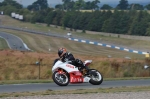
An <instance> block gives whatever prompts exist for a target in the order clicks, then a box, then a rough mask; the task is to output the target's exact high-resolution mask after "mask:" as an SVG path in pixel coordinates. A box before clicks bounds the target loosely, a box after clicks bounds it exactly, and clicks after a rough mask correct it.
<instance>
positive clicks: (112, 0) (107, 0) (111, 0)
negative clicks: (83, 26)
mask: <svg viewBox="0 0 150 99" xmlns="http://www.w3.org/2000/svg"><path fill="white" fill-rule="evenodd" d="M0 1H3V0H0ZM16 1H18V2H20V1H22V4H23V5H24V6H27V5H31V4H32V3H33V2H35V1H37V0H16ZM47 1H48V4H49V5H55V4H60V3H62V0H47ZM74 1H76V0H74ZM84 1H86V2H87V1H93V0H84ZM119 1H120V0H100V2H101V4H105V3H107V4H108V3H113V4H118V3H119ZM128 2H129V3H136V2H137V3H143V2H148V3H150V0H128Z"/></svg>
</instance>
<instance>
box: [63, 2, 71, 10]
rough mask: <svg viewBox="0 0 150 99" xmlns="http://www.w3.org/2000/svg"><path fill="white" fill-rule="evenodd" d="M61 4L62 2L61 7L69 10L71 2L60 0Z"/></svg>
mask: <svg viewBox="0 0 150 99" xmlns="http://www.w3.org/2000/svg"><path fill="white" fill-rule="evenodd" d="M62 2H64V4H63V7H64V9H65V10H68V9H69V2H71V0H62Z"/></svg>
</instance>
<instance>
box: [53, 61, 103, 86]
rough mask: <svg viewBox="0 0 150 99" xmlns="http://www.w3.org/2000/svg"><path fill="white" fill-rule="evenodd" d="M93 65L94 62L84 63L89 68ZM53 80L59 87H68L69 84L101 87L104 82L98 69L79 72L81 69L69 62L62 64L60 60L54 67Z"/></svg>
mask: <svg viewBox="0 0 150 99" xmlns="http://www.w3.org/2000/svg"><path fill="white" fill-rule="evenodd" d="M91 63H92V60H86V61H85V62H84V65H85V66H88V68H89V65H90V64H91ZM52 73H53V74H52V79H53V81H54V82H55V83H56V84H57V85H59V86H67V85H68V84H69V83H71V84H77V83H91V84H93V85H100V84H101V83H102V82H103V76H102V74H101V73H100V72H99V71H98V70H96V69H89V72H87V70H86V69H83V70H82V71H80V70H79V67H76V66H74V65H72V64H69V62H64V63H63V62H62V61H60V60H58V61H57V62H56V63H55V64H54V66H53V67H52Z"/></svg>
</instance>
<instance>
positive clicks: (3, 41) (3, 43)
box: [0, 38, 9, 49]
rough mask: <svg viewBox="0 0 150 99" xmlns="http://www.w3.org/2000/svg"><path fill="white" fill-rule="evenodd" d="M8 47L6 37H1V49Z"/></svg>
mask: <svg viewBox="0 0 150 99" xmlns="http://www.w3.org/2000/svg"><path fill="white" fill-rule="evenodd" d="M8 48H9V47H8V44H7V42H6V41H5V40H4V39H2V38H0V49H8Z"/></svg>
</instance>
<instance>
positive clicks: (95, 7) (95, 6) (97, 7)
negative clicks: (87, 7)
mask: <svg viewBox="0 0 150 99" xmlns="http://www.w3.org/2000/svg"><path fill="white" fill-rule="evenodd" d="M98 3H100V1H99V0H94V1H92V8H93V9H99V6H98V5H97V4H98Z"/></svg>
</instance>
